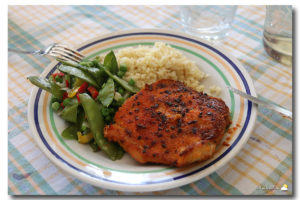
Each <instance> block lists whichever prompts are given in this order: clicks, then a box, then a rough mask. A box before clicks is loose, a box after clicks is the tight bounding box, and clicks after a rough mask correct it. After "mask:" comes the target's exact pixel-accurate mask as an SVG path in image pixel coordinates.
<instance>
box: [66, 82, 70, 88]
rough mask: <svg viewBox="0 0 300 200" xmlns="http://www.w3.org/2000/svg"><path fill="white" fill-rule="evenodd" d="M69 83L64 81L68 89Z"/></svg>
mask: <svg viewBox="0 0 300 200" xmlns="http://www.w3.org/2000/svg"><path fill="white" fill-rule="evenodd" d="M69 85H70V84H69V81H68V80H66V87H67V88H68V87H69Z"/></svg>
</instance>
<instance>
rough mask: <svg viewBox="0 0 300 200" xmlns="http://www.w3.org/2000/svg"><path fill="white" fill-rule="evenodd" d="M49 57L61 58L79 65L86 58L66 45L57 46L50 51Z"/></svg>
mask: <svg viewBox="0 0 300 200" xmlns="http://www.w3.org/2000/svg"><path fill="white" fill-rule="evenodd" d="M49 55H51V56H54V57H56V58H59V59H61V60H65V61H69V60H71V61H73V62H76V63H79V62H80V61H81V60H82V59H83V58H84V56H83V55H81V54H80V53H79V52H78V51H75V50H72V49H70V48H68V47H67V46H65V45H62V44H55V45H53V47H52V48H51V49H50V51H49Z"/></svg>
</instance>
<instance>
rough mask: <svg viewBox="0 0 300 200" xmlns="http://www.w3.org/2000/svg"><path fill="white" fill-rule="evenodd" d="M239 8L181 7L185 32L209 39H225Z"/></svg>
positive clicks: (220, 6)
mask: <svg viewBox="0 0 300 200" xmlns="http://www.w3.org/2000/svg"><path fill="white" fill-rule="evenodd" d="M236 10H237V6H232V5H230V6H225V5H224V6H222V5H219V6H211V5H206V6H204V5H189V6H181V7H180V18H181V23H182V25H183V28H184V30H185V31H186V32H187V33H189V34H192V35H196V36H198V37H201V38H204V39H207V40H219V39H223V38H224V37H225V36H226V35H227V34H228V30H229V29H230V27H231V23H232V21H233V19H234V16H235V13H236Z"/></svg>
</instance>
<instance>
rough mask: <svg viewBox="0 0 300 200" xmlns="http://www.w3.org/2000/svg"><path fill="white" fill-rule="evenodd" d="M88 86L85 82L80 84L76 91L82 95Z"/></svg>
mask: <svg viewBox="0 0 300 200" xmlns="http://www.w3.org/2000/svg"><path fill="white" fill-rule="evenodd" d="M88 86H89V84H88V83H87V82H84V83H82V84H81V86H80V87H79V89H78V93H84V92H85V91H86V89H87V87H88Z"/></svg>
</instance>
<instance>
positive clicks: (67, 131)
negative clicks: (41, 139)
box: [61, 125, 78, 140]
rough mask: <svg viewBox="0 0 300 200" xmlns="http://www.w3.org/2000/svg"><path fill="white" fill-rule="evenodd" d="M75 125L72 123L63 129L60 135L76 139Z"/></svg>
mask: <svg viewBox="0 0 300 200" xmlns="http://www.w3.org/2000/svg"><path fill="white" fill-rule="evenodd" d="M77 131H78V129H77V127H76V126H74V125H72V126H69V127H67V128H66V129H64V130H63V132H62V133H61V135H62V136H63V137H64V138H66V139H74V140H77Z"/></svg>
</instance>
